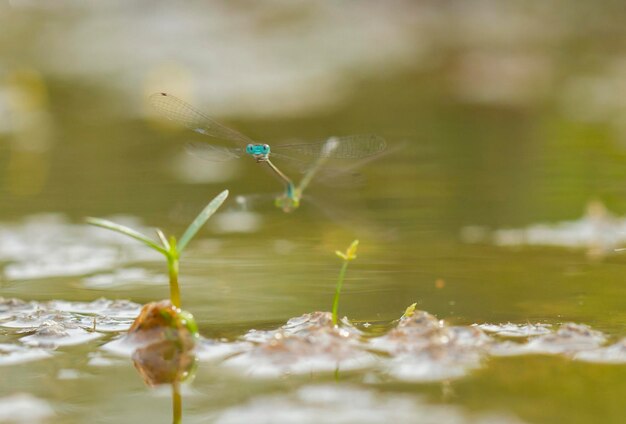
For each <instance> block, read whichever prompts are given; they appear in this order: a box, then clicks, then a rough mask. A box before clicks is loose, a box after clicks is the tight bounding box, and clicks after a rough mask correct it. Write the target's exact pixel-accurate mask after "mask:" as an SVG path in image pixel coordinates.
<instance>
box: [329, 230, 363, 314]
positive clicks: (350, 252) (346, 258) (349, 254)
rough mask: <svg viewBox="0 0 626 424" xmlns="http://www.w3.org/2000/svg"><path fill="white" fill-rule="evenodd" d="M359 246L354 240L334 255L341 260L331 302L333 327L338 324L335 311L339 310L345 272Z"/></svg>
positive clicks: (354, 257)
mask: <svg viewBox="0 0 626 424" xmlns="http://www.w3.org/2000/svg"><path fill="white" fill-rule="evenodd" d="M358 245H359V241H358V240H354V241H353V242H352V244H350V246H349V247H348V249H346V251H345V252H340V251H338V250H337V251H336V252H335V254H336V255H337V256H339V257H340V258H341V259H343V264H342V265H341V270H340V271H339V278H338V279H337V286H336V288H335V299H334V300H333V312H332V318H333V325H335V326H336V325H337V323H338V322H339V320H338V318H337V311H338V310H339V295H340V294H341V287H342V286H343V280H344V278H345V276H346V270H347V269H348V263H349V262H350V261H352V260H354V259H356V248H357V246H358Z"/></svg>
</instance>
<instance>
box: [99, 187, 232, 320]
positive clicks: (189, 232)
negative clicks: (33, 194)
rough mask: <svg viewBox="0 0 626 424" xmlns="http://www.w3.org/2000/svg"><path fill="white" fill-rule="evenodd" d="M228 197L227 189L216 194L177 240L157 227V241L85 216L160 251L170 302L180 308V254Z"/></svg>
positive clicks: (123, 227) (117, 225)
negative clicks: (166, 274) (165, 268)
mask: <svg viewBox="0 0 626 424" xmlns="http://www.w3.org/2000/svg"><path fill="white" fill-rule="evenodd" d="M227 197H228V190H224V191H222V192H221V193H220V194H218V195H217V196H216V197H215V198H214V199H213V200H211V201H210V202H209V204H208V205H207V206H206V207H205V208H204V209H203V210H202V212H200V214H198V216H197V217H196V219H194V220H193V222H192V223H191V224H190V225H189V227H187V229H186V230H185V232H184V233H183V235H182V237H181V238H180V239H179V240H178V241H177V240H176V238H175V237H174V236H170V238H169V240H168V239H167V238H166V237H165V234H163V231H161V230H160V229H158V228H157V230H156V233H157V235H158V237H159V241H160V243H159V242H157V241H154V240H152V239H151V238H149V237H148V236H145V235H143V234H141V233H140V232H138V231H135V230H133V229H131V228H128V227H125V226H123V225H120V224H116V223H114V222H111V221H107V220H105V219H100V218H87V222H88V223H89V224H91V225H95V226H97V227H102V228H106V229H107V230H111V231H115V232H118V233H121V234H125V235H127V236H129V237H132V238H134V239H135V240H138V241H140V242H142V243H143V244H145V245H146V246H148V247H150V248H152V249H153V250H156V251H157V252H159V253H161V254H162V255H164V256H165V258H166V259H167V267H168V270H169V277H170V300H171V302H172V304H173V305H174V306H175V307H177V308H180V287H179V285H178V271H179V261H180V255H181V254H182V253H183V250H184V249H185V247H187V244H189V242H190V241H191V239H192V238H193V237H194V236H195V235H196V234H197V233H198V231H199V230H200V228H202V226H203V225H204V224H205V223H206V222H207V220H208V219H209V218H210V217H211V215H213V214H214V213H215V211H216V210H217V209H218V208H219V207H220V206H221V205H222V203H224V200H226V198H227Z"/></svg>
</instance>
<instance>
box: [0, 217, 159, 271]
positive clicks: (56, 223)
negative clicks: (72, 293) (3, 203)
mask: <svg viewBox="0 0 626 424" xmlns="http://www.w3.org/2000/svg"><path fill="white" fill-rule="evenodd" d="M125 221H129V219H126V220H125ZM130 221H133V225H134V226H140V225H137V222H136V219H130ZM157 258H158V256H156V255H155V254H154V253H152V252H150V251H147V250H146V249H143V248H142V246H141V245H139V244H135V242H133V241H131V240H126V239H124V238H123V237H119V236H118V235H115V234H103V233H102V232H101V231H97V230H94V229H93V228H90V227H89V226H87V225H82V224H80V225H77V224H73V223H71V222H69V221H68V220H67V218H66V217H65V216H63V215H60V214H40V215H31V216H29V217H26V218H24V219H23V220H22V221H21V222H14V223H3V224H1V225H0V261H2V262H8V263H7V264H6V265H5V266H4V269H3V273H4V277H5V278H6V279H8V280H24V279H34V278H50V277H65V276H75V275H85V274H89V273H92V272H97V271H109V270H110V269H112V268H115V267H117V266H119V265H123V264H127V263H133V262H138V261H151V260H154V259H157Z"/></svg>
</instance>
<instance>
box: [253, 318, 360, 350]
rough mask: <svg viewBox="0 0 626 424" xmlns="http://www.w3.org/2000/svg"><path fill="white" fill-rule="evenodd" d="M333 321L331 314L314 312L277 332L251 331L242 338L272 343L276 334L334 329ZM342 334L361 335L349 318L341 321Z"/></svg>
mask: <svg viewBox="0 0 626 424" xmlns="http://www.w3.org/2000/svg"><path fill="white" fill-rule="evenodd" d="M332 327H334V326H333V320H332V314H331V313H330V312H319V311H318V312H313V313H310V314H304V315H301V316H299V317H295V318H290V319H289V320H288V321H287V322H286V323H285V325H283V326H281V327H280V328H277V329H276V330H268V331H258V330H254V329H253V330H250V331H248V332H247V333H246V334H245V335H244V336H243V337H242V338H243V340H246V341H249V342H256V343H262V342H266V341H270V340H272V339H273V338H274V336H275V335H276V334H282V335H294V334H305V333H307V332H310V331H315V330H316V329H317V330H319V329H321V328H332ZM340 328H341V332H343V333H344V334H346V335H352V336H358V335H361V334H362V333H361V331H359V330H358V329H357V328H356V327H354V326H353V325H352V324H351V323H350V322H349V321H348V319H347V318H343V319H342V320H341V327H340Z"/></svg>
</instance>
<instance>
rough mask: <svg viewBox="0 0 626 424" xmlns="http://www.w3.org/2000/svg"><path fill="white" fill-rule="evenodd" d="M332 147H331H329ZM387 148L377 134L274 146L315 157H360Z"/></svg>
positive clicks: (274, 148)
mask: <svg viewBox="0 0 626 424" xmlns="http://www.w3.org/2000/svg"><path fill="white" fill-rule="evenodd" d="M329 147H330V148H329ZM386 148H387V142H386V141H385V139H384V138H382V137H379V136H377V135H349V136H345V137H332V138H330V139H328V140H325V141H318V142H315V143H301V144H282V145H278V146H272V150H276V151H279V152H282V151H283V150H285V151H292V152H298V153H302V154H304V155H309V156H315V157H328V158H334V159H358V158H364V157H368V156H373V155H376V154H378V153H380V152H382V151H383V150H385V149H386Z"/></svg>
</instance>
